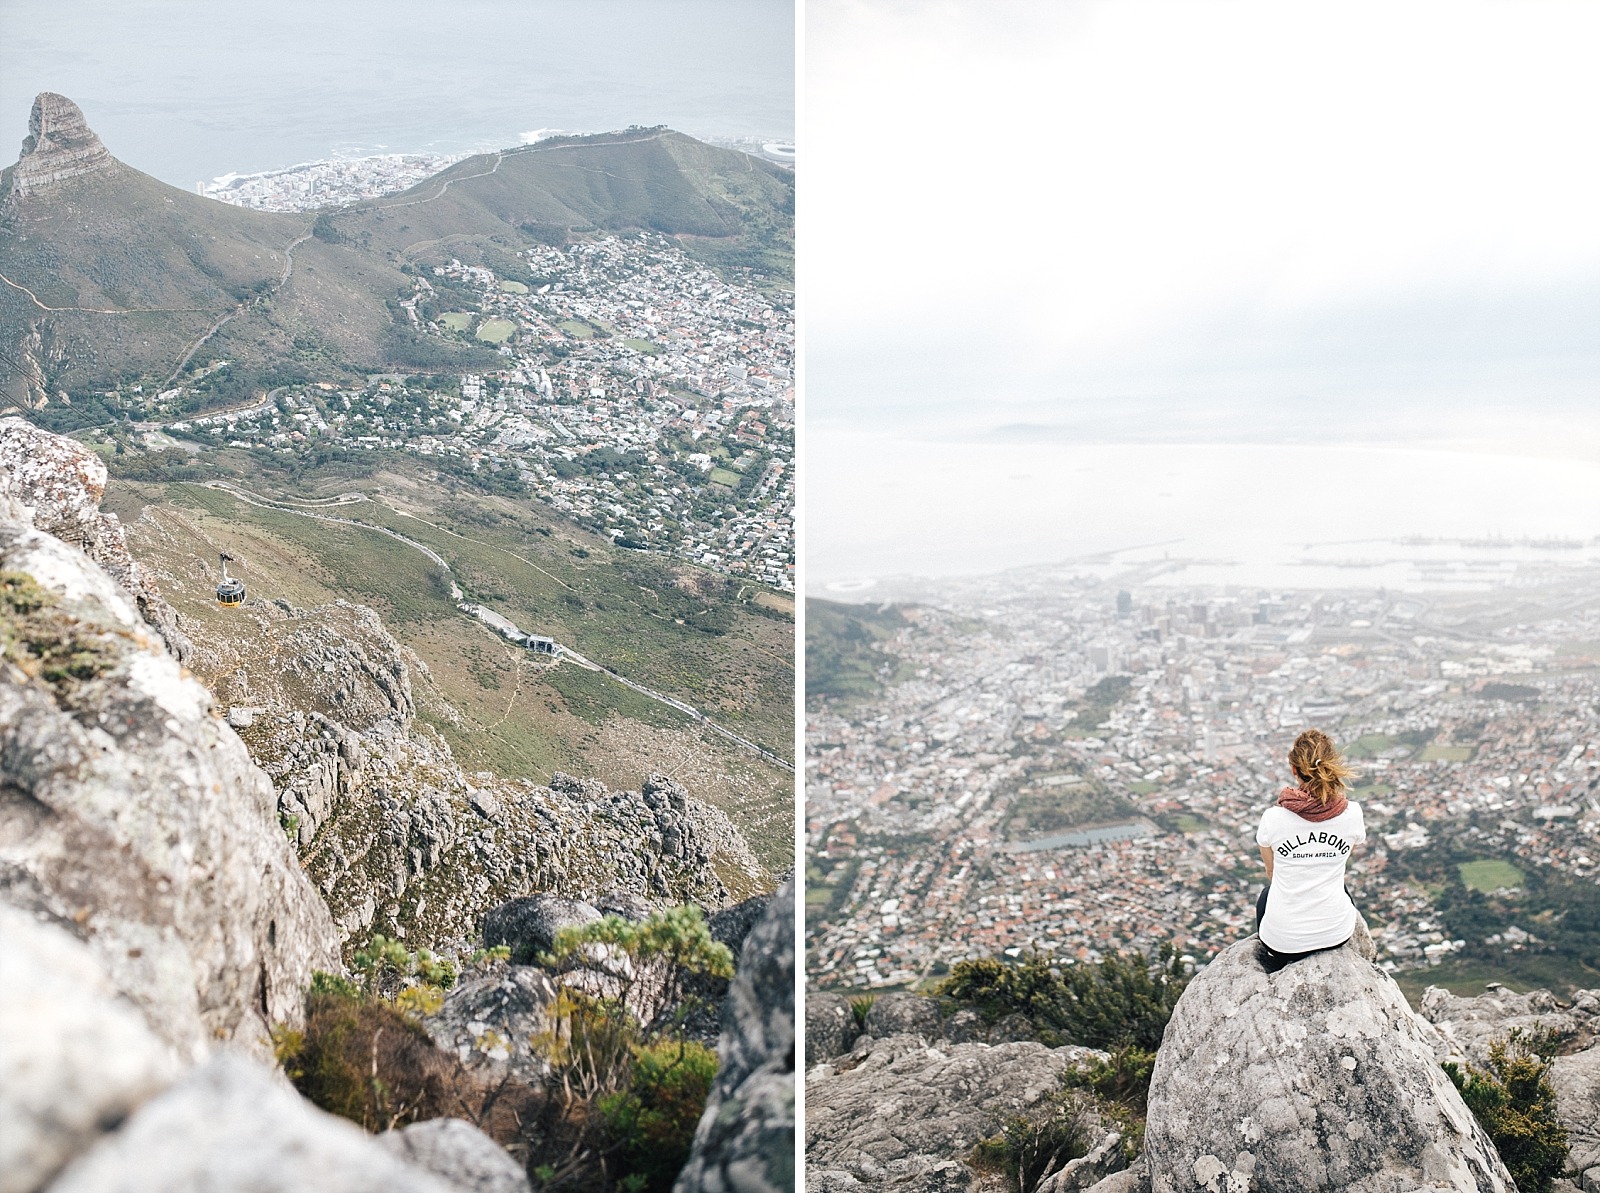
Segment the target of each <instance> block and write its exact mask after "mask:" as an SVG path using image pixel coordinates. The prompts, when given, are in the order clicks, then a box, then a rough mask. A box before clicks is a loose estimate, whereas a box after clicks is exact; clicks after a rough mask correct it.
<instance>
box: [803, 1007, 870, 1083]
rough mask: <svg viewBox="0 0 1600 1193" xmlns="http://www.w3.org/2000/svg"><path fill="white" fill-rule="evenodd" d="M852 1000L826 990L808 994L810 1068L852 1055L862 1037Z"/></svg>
mask: <svg viewBox="0 0 1600 1193" xmlns="http://www.w3.org/2000/svg"><path fill="white" fill-rule="evenodd" d="M860 1034H861V1033H860V1030H859V1029H858V1028H857V1027H856V1017H855V1012H853V1011H852V1010H851V1009H850V1000H849V999H848V998H846V997H845V996H844V995H842V994H833V993H830V992H828V991H824V990H808V991H806V1067H807V1068H809V1067H811V1066H812V1065H819V1064H822V1063H823V1062H824V1061H830V1060H832V1059H833V1058H834V1057H836V1056H842V1055H843V1054H844V1053H846V1052H849V1051H850V1045H852V1044H854V1043H855V1042H856V1037H857V1036H858V1035H860Z"/></svg>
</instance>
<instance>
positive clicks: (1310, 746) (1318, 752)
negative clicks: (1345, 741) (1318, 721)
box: [1289, 729, 1353, 804]
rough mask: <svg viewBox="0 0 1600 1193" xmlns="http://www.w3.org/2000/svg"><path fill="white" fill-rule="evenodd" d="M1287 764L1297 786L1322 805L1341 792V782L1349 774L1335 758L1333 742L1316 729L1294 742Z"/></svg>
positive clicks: (1308, 731) (1308, 730)
mask: <svg viewBox="0 0 1600 1193" xmlns="http://www.w3.org/2000/svg"><path fill="white" fill-rule="evenodd" d="M1289 765H1290V766H1292V767H1294V773H1295V774H1296V775H1297V776H1298V777H1299V779H1300V783H1301V785H1302V786H1303V787H1304V788H1305V789H1306V790H1307V791H1309V792H1310V793H1311V794H1312V795H1314V796H1316V798H1317V800H1318V801H1319V802H1321V803H1324V804H1325V803H1327V802H1328V801H1329V800H1331V799H1332V798H1333V797H1334V796H1336V795H1338V794H1339V793H1340V792H1342V791H1343V790H1344V788H1345V780H1347V779H1349V778H1351V777H1352V775H1353V772H1352V771H1351V770H1350V768H1349V767H1348V766H1346V765H1345V763H1344V759H1342V758H1340V757H1339V751H1338V748H1337V747H1335V746H1334V744H1333V739H1332V738H1331V737H1329V736H1328V735H1327V734H1326V733H1324V732H1322V730H1320V729H1307V730H1306V731H1305V732H1304V733H1302V734H1301V735H1300V736H1299V737H1297V738H1295V739H1294V747H1293V748H1292V749H1291V750H1290V751H1289Z"/></svg>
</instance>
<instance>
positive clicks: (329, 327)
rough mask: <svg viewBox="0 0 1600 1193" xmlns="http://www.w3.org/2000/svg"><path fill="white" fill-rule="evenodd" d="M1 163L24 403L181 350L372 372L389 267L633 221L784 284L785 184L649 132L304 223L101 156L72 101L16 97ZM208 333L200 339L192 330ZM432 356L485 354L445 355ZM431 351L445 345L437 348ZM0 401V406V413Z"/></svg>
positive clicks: (715, 152) (131, 374)
mask: <svg viewBox="0 0 1600 1193" xmlns="http://www.w3.org/2000/svg"><path fill="white" fill-rule="evenodd" d="M30 127H31V128H32V129H33V133H32V135H30V136H29V138H28V139H27V141H25V142H24V146H23V153H22V156H21V158H20V159H19V161H18V163H17V164H16V165H15V166H13V167H11V168H9V169H7V170H6V171H4V172H3V173H0V279H3V280H0V377H3V387H4V388H3V396H4V398H5V399H9V401H10V402H11V403H15V404H18V405H23V406H30V407H36V406H39V405H41V404H43V403H44V402H46V401H47V400H48V401H57V402H59V401H61V400H62V397H63V395H66V396H68V400H70V396H72V395H79V396H82V395H85V394H87V393H90V392H93V391H96V390H99V389H104V388H106V387H108V386H111V385H113V384H115V383H116V382H117V381H118V380H128V379H140V380H142V381H144V382H145V383H146V386H147V388H148V387H149V386H150V385H155V386H162V385H165V384H167V383H168V381H169V379H171V378H173V377H175V376H177V375H179V374H180V373H181V371H182V367H183V366H184V365H186V364H188V363H189V360H190V357H191V355H192V354H194V353H195V352H196V351H197V349H198V348H199V347H200V346H202V344H203V345H204V348H205V351H204V352H203V353H201V354H199V355H198V356H195V357H194V360H193V364H194V365H195V366H199V365H201V364H203V363H205V362H206V361H209V360H210V359H212V358H213V357H217V358H226V359H229V360H231V361H233V362H235V366H236V368H237V367H241V366H242V367H246V368H254V369H256V370H258V371H260V373H261V376H262V381H263V384H264V385H265V384H271V383H272V381H273V370H274V369H277V370H282V369H283V368H284V367H285V366H286V365H299V366H301V367H303V368H309V369H312V370H313V371H323V372H326V371H328V370H335V371H337V370H340V369H343V370H355V371H362V370H372V369H378V368H383V367H386V366H387V365H388V364H390V363H391V361H392V359H393V358H394V354H395V336H396V332H395V323H396V310H397V308H394V307H393V306H392V303H393V300H394V299H396V298H397V297H398V296H400V295H401V294H402V293H408V292H409V287H410V280H409V278H408V277H407V276H406V275H405V274H404V273H403V272H402V267H409V266H412V265H418V264H421V265H427V264H432V263H435V262H441V261H448V260H449V259H450V258H452V257H457V258H460V259H462V260H464V261H468V262H469V263H483V264H491V265H496V264H498V265H503V264H504V263H505V262H507V261H510V260H514V257H513V254H514V252H515V250H516V249H517V248H519V247H526V246H527V245H529V244H533V243H535V242H538V241H546V242H548V241H551V240H552V239H555V240H559V239H562V238H565V237H567V236H568V235H570V234H582V233H583V232H585V231H596V230H606V231H623V230H629V229H641V230H642V229H649V230H653V231H656V232H660V233H663V234H666V235H671V236H677V237H680V238H682V240H683V243H684V244H685V247H686V248H688V249H689V250H690V251H691V252H694V253H696V254H697V255H699V256H701V257H703V258H705V259H706V260H708V261H709V262H710V263H711V264H713V265H715V266H719V267H727V268H736V269H740V270H744V271H754V272H756V273H758V274H759V275H760V276H762V277H763V278H767V279H776V280H778V281H780V282H782V281H786V280H787V279H789V278H792V273H793V232H792V224H793V219H792V213H793V205H794V184H793V180H792V178H791V177H790V176H789V175H788V174H787V173H786V172H785V171H783V170H781V169H779V168H778V167H775V166H772V165H771V164H769V163H764V162H760V161H758V160H756V159H754V158H751V157H749V156H748V155H745V154H741V153H736V152H733V151H731V150H724V149H717V148H714V147H712V146H709V145H704V144H701V143H700V142H697V141H694V140H693V139H691V138H689V137H685V136H683V135H681V134H679V133H674V132H670V131H668V130H665V129H648V130H631V131H629V132H626V133H615V134H607V135H603V136H597V137H582V138H561V139H558V140H556V141H553V142H542V143H540V144H538V145H531V146H522V147H519V148H515V149H509V150H506V151H505V152H503V153H496V154H485V155H480V156H478V157H473V158H469V159H466V160H464V161H462V162H458V163H457V164H456V165H454V166H452V167H451V168H450V169H448V170H446V171H444V172H442V173H441V174H439V175H437V176H436V177H434V178H432V179H429V180H428V181H427V182H425V183H423V184H421V185H420V186H418V187H416V188H413V190H411V191H409V192H406V193H405V194H403V195H398V196H390V197H387V198H385V199H381V200H374V201H372V202H369V203H365V204H359V205H355V206H352V207H349V208H345V209H341V210H338V211H334V212H327V213H324V214H323V215H322V216H321V217H314V216H312V215H310V214H304V215H288V214H275V213H270V212H259V211H252V210H248V209H245V208H240V207H233V206H229V205H228V204H224V203H219V202H216V201H214V200H211V199H206V198H203V197H201V196H198V195H192V194H189V193H188V192H186V191H181V190H178V189H177V188H175V187H171V186H168V185H167V184H165V183H163V182H160V181H158V180H157V179H155V178H151V177H150V176H149V175H147V174H143V173H141V172H140V171H138V170H136V169H133V168H132V167H130V166H127V165H125V164H123V163H122V162H119V161H117V159H116V158H115V157H113V156H111V154H110V153H109V152H108V151H106V150H105V148H104V146H102V145H101V144H100V141H99V138H98V137H96V136H95V134H94V132H93V131H92V130H91V129H90V128H89V127H88V124H87V123H86V121H85V120H84V116H83V113H82V112H81V111H80V110H79V109H78V107H77V105H76V104H74V103H72V101H71V100H69V99H66V98H65V97H63V96H59V95H52V94H49V93H46V94H43V95H41V96H39V98H38V99H37V100H36V101H35V103H34V108H33V114H32V117H31V122H30ZM208 333H209V335H208ZM456 355H458V356H459V357H460V359H459V360H456V359H453V358H450V359H441V360H440V361H438V362H437V363H438V365H439V367H446V368H448V367H455V366H460V367H464V368H470V367H473V366H474V364H480V365H481V364H483V363H485V362H484V361H483V360H482V359H480V358H482V357H483V356H484V352H483V350H482V349H472V348H463V349H461V350H460V351H459V352H457V353H456ZM445 356H446V357H448V356H449V352H448V351H446V352H445ZM3 404H5V403H4V402H3V401H0V405H3Z"/></svg>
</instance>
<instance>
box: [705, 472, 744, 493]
mask: <svg viewBox="0 0 1600 1193" xmlns="http://www.w3.org/2000/svg"><path fill="white" fill-rule="evenodd" d="M711 483H712V484H714V485H727V486H728V488H730V489H733V488H737V487H738V484H739V474H738V473H737V472H733V471H731V470H730V469H727V468H713V469H712V470H711Z"/></svg>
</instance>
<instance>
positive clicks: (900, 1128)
mask: <svg viewBox="0 0 1600 1193" xmlns="http://www.w3.org/2000/svg"><path fill="white" fill-rule="evenodd" d="M1104 1056H1105V1054H1104V1053H1103V1052H1096V1051H1095V1050H1094V1049H1091V1048H1078V1047H1064V1048H1047V1047H1046V1046H1045V1045H1043V1044H1040V1043H1036V1042H1032V1041H1029V1042H1022V1043H1011V1044H956V1045H953V1046H951V1047H947V1048H938V1047H932V1046H930V1045H929V1044H928V1043H927V1042H926V1041H925V1040H923V1039H922V1038H921V1037H919V1036H890V1037H888V1038H886V1039H880V1038H876V1037H871V1036H864V1037H862V1039H861V1040H859V1041H858V1042H857V1044H856V1047H855V1049H854V1050H852V1051H851V1052H850V1053H848V1054H847V1055H845V1056H841V1057H838V1058H836V1059H834V1060H833V1061H832V1062H828V1063H823V1064H820V1065H816V1066H814V1067H813V1068H812V1069H811V1070H810V1072H809V1073H808V1074H807V1075H806V1187H807V1188H808V1189H809V1190H811V1191H812V1193H831V1191H833V1190H843V1189H863V1188H865V1189H879V1188H887V1187H893V1188H895V1189H897V1190H904V1191H905V1193H945V1191H953V1190H966V1189H969V1188H972V1187H973V1185H974V1181H975V1179H976V1178H975V1174H974V1173H973V1171H972V1170H971V1169H969V1168H968V1167H967V1166H966V1165H965V1163H963V1160H964V1157H966V1155H967V1154H968V1153H969V1152H970V1151H971V1149H972V1146H973V1145H974V1144H975V1143H977V1142H978V1141H979V1140H981V1139H986V1138H988V1137H989V1136H991V1135H993V1134H995V1133H996V1132H998V1131H999V1130H1000V1129H1001V1128H1002V1127H1003V1126H1004V1125H1005V1123H1006V1122H1007V1120H1009V1119H1010V1118H1012V1117H1013V1116H1015V1115H1020V1114H1026V1113H1027V1112H1029V1111H1032V1110H1035V1109H1037V1108H1039V1107H1041V1106H1043V1105H1044V1104H1045V1103H1046V1101H1047V1100H1048V1099H1049V1098H1051V1097H1052V1096H1054V1095H1055V1094H1057V1093H1058V1092H1059V1091H1060V1089H1061V1079H1062V1077H1063V1076H1064V1075H1065V1074H1066V1073H1067V1072H1068V1070H1070V1069H1074V1068H1077V1067H1079V1066H1081V1065H1083V1064H1086V1063H1088V1062H1089V1061H1090V1060H1092V1059H1095V1058H1098V1057H1104Z"/></svg>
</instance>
